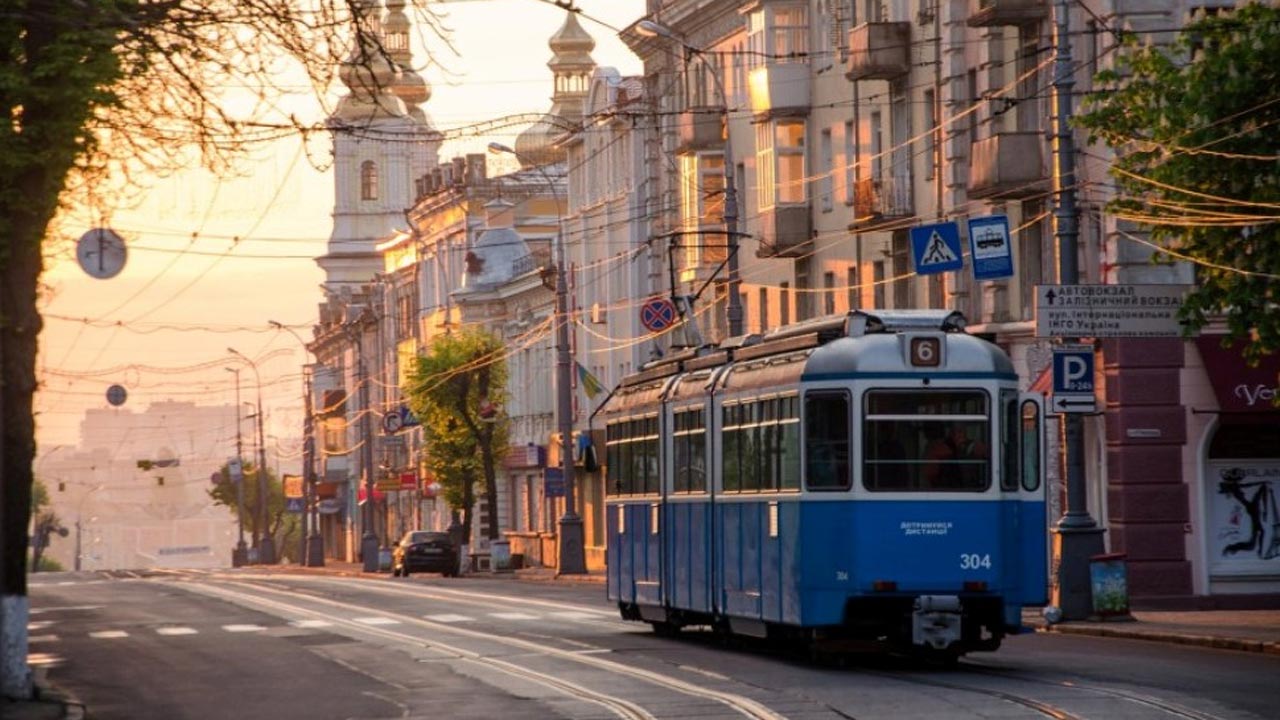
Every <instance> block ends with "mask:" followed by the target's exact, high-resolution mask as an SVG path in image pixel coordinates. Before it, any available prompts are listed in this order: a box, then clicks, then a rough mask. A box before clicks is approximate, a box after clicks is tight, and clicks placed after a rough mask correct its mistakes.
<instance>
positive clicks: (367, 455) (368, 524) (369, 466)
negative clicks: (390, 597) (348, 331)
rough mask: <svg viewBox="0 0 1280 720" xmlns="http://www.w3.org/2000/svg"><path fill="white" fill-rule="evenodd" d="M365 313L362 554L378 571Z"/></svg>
mask: <svg viewBox="0 0 1280 720" xmlns="http://www.w3.org/2000/svg"><path fill="white" fill-rule="evenodd" d="M363 322H364V313H363V312H362V313H361V314H360V318H359V319H358V320H357V321H356V324H355V329H354V332H355V341H356V383H357V386H358V387H359V388H360V436H361V441H360V445H361V453H360V457H361V460H360V465H361V468H360V469H361V472H363V473H364V514H363V517H364V533H363V534H361V536H360V558H361V561H362V562H363V566H362V568H361V569H363V570H364V571H365V572H378V536H377V534H375V533H374V532H373V431H372V430H370V427H369V414H370V412H371V410H370V408H369V382H368V377H367V376H366V373H365V367H364V327H363Z"/></svg>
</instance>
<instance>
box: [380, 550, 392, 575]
mask: <svg viewBox="0 0 1280 720" xmlns="http://www.w3.org/2000/svg"><path fill="white" fill-rule="evenodd" d="M378 569H379V570H382V571H386V570H390V569H391V548H389V547H383V548H378Z"/></svg>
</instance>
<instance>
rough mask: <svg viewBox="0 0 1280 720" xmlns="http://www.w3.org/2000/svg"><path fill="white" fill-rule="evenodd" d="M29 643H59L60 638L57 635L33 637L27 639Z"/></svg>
mask: <svg viewBox="0 0 1280 720" xmlns="http://www.w3.org/2000/svg"><path fill="white" fill-rule="evenodd" d="M27 642H29V643H37V642H58V636H57V635H32V636H31V637H29V638H27Z"/></svg>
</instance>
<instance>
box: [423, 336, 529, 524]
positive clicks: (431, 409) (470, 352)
mask: <svg viewBox="0 0 1280 720" xmlns="http://www.w3.org/2000/svg"><path fill="white" fill-rule="evenodd" d="M505 352H506V346H504V345H503V344H502V340H501V339H500V338H498V337H496V336H495V335H492V334H490V333H488V332H485V331H483V330H479V329H465V330H462V331H461V332H456V333H452V334H449V335H442V336H440V337H437V338H435V339H433V340H432V342H431V347H430V348H429V349H428V352H427V353H426V354H425V355H419V356H418V357H417V358H416V359H415V360H414V364H413V368H412V370H411V372H410V373H409V375H408V383H407V384H406V386H405V387H404V388H402V390H403V391H404V394H405V397H406V398H407V400H408V404H409V409H410V410H412V411H413V413H414V415H415V416H417V418H418V420H419V421H420V422H421V423H422V429H423V444H424V447H423V452H422V455H423V457H425V458H426V460H424V463H425V464H426V470H427V471H428V472H430V473H431V474H432V475H433V476H435V479H436V482H438V483H440V486H441V488H442V491H443V494H444V498H445V501H446V502H447V503H449V505H450V507H454V508H460V509H461V511H462V530H463V537H464V538H469V537H471V524H472V513H473V508H474V506H475V500H476V496H475V488H476V484H477V483H479V482H483V486H482V491H483V493H484V495H485V497H487V498H489V500H490V502H489V503H488V504H487V506H488V517H487V520H488V523H487V524H488V526H489V539H490V540H496V539H498V504H497V502H496V501H495V500H496V498H497V496H498V463H499V462H500V461H501V460H502V456H503V454H504V453H505V452H506V449H507V436H508V430H509V428H508V425H509V420H508V418H507V415H506V413H505V412H504V410H503V408H504V407H505V406H506V400H507V390H506V388H507V367H506V362H505V361H504V360H503V357H504V355H505Z"/></svg>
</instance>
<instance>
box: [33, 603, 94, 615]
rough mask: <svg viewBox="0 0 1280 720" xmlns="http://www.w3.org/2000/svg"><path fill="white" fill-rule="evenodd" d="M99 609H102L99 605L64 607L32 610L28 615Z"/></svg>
mask: <svg viewBox="0 0 1280 720" xmlns="http://www.w3.org/2000/svg"><path fill="white" fill-rule="evenodd" d="M100 609H102V606H101V605H64V606H62V607H51V608H32V609H31V612H30V613H29V614H31V615H39V614H41V613H47V612H59V611H61V610H100Z"/></svg>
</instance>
